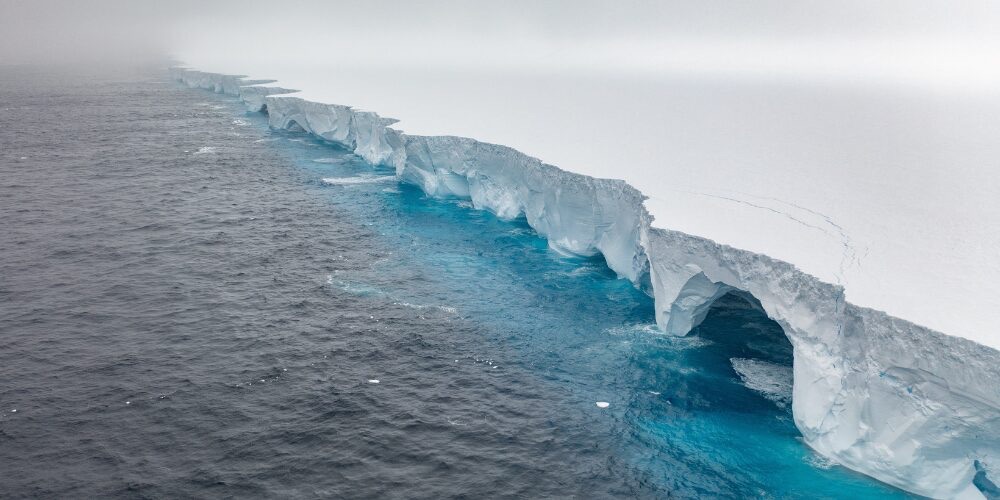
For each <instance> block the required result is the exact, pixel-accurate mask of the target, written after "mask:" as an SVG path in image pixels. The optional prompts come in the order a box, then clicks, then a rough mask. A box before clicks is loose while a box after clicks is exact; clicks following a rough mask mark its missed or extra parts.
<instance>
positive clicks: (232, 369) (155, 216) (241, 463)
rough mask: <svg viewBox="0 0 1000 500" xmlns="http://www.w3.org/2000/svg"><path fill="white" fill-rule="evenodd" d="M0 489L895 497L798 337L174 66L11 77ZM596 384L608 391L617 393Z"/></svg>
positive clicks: (5, 145) (168, 494) (4, 196)
mask: <svg viewBox="0 0 1000 500" xmlns="http://www.w3.org/2000/svg"><path fill="white" fill-rule="evenodd" d="M0 103H2V104H0V107H2V111H3V112H2V113H0V146H2V147H0V256H2V261H0V496H2V497H5V498H7V497H9V498H30V497H44V498H51V497H66V498H96V497H103V498H178V497H181V498H184V497H213V498H214V497H238V498H253V497H302V498H452V497H479V496H489V497H501V498H510V497H520V498H552V497H555V498H566V497H581V498H607V497H640V498H663V497H681V498H746V497H764V498H847V497H850V498H855V499H860V498H876V497H877V498H891V497H903V496H905V495H904V494H903V493H902V492H900V491H898V490H895V489H892V488H890V487H888V486H885V485H882V484H880V483H878V482H876V481H874V480H872V479H869V478H867V477H865V476H862V475H859V474H856V473H854V472H851V471H849V470H847V469H845V468H842V467H839V466H837V465H834V464H830V463H828V462H826V461H824V460H823V459H822V458H820V457H818V456H817V455H815V454H814V453H812V452H811V451H810V450H809V449H808V447H807V446H805V445H804V444H803V443H802V441H801V439H800V437H799V434H798V432H797V430H796V429H795V426H794V424H793V423H792V418H791V410H790V404H789V403H790V400H789V393H790V386H789V384H790V366H791V361H792V360H791V347H790V346H789V345H788V342H787V340H785V339H784V337H783V335H782V333H781V330H780V328H779V327H778V326H777V325H776V324H774V323H773V322H771V321H770V320H768V319H767V317H766V316H764V315H763V314H762V313H761V312H760V311H759V310H757V309H756V308H755V307H754V306H753V305H752V304H750V303H749V302H747V301H746V300H744V299H742V298H740V297H736V296H727V297H725V298H724V299H723V300H720V302H719V303H718V304H717V305H716V306H715V307H714V308H713V310H712V311H711V313H710V314H709V315H708V318H707V319H706V320H705V322H704V323H703V324H702V325H701V326H700V327H699V328H698V329H697V330H696V331H695V332H694V333H693V335H691V336H689V337H687V338H674V337H668V336H664V335H662V334H659V333H657V332H656V330H655V328H654V325H653V307H652V301H651V299H650V298H649V297H647V296H645V295H643V294H642V293H641V292H639V291H637V290H636V289H634V288H633V287H632V286H631V285H630V284H629V283H628V282H626V281H624V280H619V279H616V277H615V275H614V273H613V272H611V271H610V270H609V269H608V268H607V267H606V266H605V265H604V262H603V261H602V260H601V259H600V258H594V259H579V258H566V257H564V256H561V255H559V254H557V253H555V252H553V251H550V250H549V249H548V248H547V245H546V243H545V241H544V240H543V239H541V238H539V237H537V236H536V235H535V234H534V233H533V231H532V230H531V229H530V228H529V227H528V226H527V225H526V224H525V222H524V221H523V220H522V221H502V220H499V219H497V218H496V217H494V216H492V215H491V214H489V213H487V212H482V211H477V210H474V209H472V207H471V206H470V205H469V204H468V203H467V202H463V201H460V200H437V199H432V198H428V197H426V196H424V195H423V194H422V193H421V192H420V191H419V190H417V189H414V188H412V187H408V186H402V185H399V184H398V183H396V182H395V181H394V180H393V179H392V178H391V172H389V171H381V170H373V169H371V168H370V167H368V166H366V165H364V164H363V163H362V162H361V161H360V160H359V159H358V158H356V157H354V156H353V155H351V154H348V153H346V152H345V151H342V150H340V149H338V148H336V147H334V146H331V145H329V144H324V143H321V142H319V141H316V140H313V139H312V138H310V137H308V136H306V135H304V134H300V133H291V132H282V131H271V130H269V129H268V128H267V125H266V119H265V117H263V116H262V115H259V114H247V113H245V112H244V111H243V110H242V108H241V105H240V104H239V103H238V102H236V101H235V100H234V99H232V98H228V97H225V96H220V95H216V94H212V93H209V92H206V91H200V90H190V89H186V88H183V87H182V86H180V85H179V84H176V83H174V82H171V81H169V80H168V78H167V75H166V73H165V71H164V70H163V69H162V68H159V67H155V68H140V69H129V70H124V69H116V70H107V71H101V72H98V71H94V70H87V69H82V68H75V69H60V70H55V69H39V68H25V67H19V68H15V67H3V68H0ZM598 402H602V403H607V406H606V407H605V408H601V407H599V406H598V404H597V403H598Z"/></svg>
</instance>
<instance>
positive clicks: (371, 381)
mask: <svg viewBox="0 0 1000 500" xmlns="http://www.w3.org/2000/svg"><path fill="white" fill-rule="evenodd" d="M368 383H369V384H377V383H379V379H377V378H370V379H368Z"/></svg>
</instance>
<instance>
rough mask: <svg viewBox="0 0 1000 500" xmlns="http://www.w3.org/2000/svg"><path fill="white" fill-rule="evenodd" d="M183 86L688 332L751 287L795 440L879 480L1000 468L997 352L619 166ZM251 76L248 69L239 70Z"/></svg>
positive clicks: (939, 485)
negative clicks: (720, 239) (631, 294)
mask: <svg viewBox="0 0 1000 500" xmlns="http://www.w3.org/2000/svg"><path fill="white" fill-rule="evenodd" d="M173 74H174V76H175V77H176V78H177V79H178V80H180V81H182V82H184V83H186V84H187V85H189V86H191V87H197V88H205V89H209V90H212V91H215V92H220V93H226V94H230V95H236V96H240V97H241V99H242V100H243V101H244V102H245V103H246V104H247V107H248V109H249V110H260V109H263V108H265V107H266V111H267V113H268V120H269V123H270V125H271V126H272V127H275V128H282V129H285V128H291V127H295V126H297V127H301V128H302V129H304V130H305V131H307V132H309V133H312V134H314V135H315V136H317V137H319V138H321V139H324V140H327V141H330V142H332V143H336V144H338V145H340V146H342V147H345V148H347V149H349V150H350V151H352V152H354V153H355V154H357V155H358V156H360V157H361V158H364V159H365V160H366V161H367V162H369V163H371V164H373V165H386V166H391V167H394V168H395V169H396V173H397V176H398V177H399V178H400V180H401V181H402V182H406V183H409V184H413V185H416V186H419V187H420V188H421V189H423V190H424V191H425V192H427V193H428V194H430V195H433V196H440V197H460V198H467V199H471V200H472V203H473V204H474V205H475V207H476V208H480V209H485V210H490V211H492V212H494V213H496V214H497V215H498V216H500V217H503V218H515V217H519V216H521V215H523V216H524V217H525V218H526V219H527V221H528V223H529V224H530V225H531V226H532V227H533V228H534V229H535V230H536V231H538V233H539V234H540V235H542V236H544V237H546V238H547V240H548V241H549V245H550V246H551V247H552V248H554V249H556V250H558V251H561V252H565V253H570V254H576V255H596V254H601V255H603V256H604V258H605V259H606V261H607V263H608V266H609V267H610V268H611V269H613V270H614V271H615V272H617V273H618V275H619V276H621V277H623V278H626V279H629V280H631V281H632V282H633V283H635V284H636V285H637V286H640V287H642V288H643V289H644V290H647V291H648V292H649V293H651V294H652V295H653V297H654V300H655V303H656V321H657V324H658V325H659V326H660V328H661V329H663V330H664V331H666V332H668V333H670V334H675V335H686V334H687V333H689V332H690V331H691V330H692V329H693V328H694V327H696V326H697V325H698V324H699V323H700V322H701V320H702V319H704V317H705V314H706V313H707V311H708V309H709V308H710V307H711V305H712V303H713V302H714V301H715V300H716V299H718V298H719V297H721V296H722V295H724V294H725V293H726V292H728V291H741V292H745V293H748V294H750V295H752V296H753V297H755V298H756V299H757V300H759V301H760V304H761V306H762V307H763V308H764V310H765V312H766V313H767V315H768V316H769V317H770V318H771V319H773V320H775V321H776V322H777V323H778V324H779V325H781V327H782V329H783V330H784V332H785V334H786V335H787V337H788V339H789V341H790V342H791V343H792V346H793V349H794V376H795V379H794V388H793V403H792V410H793V415H794V418H795V423H796V425H797V426H798V428H799V430H800V431H801V432H802V435H803V437H804V438H805V441H806V442H807V443H808V444H809V445H810V446H812V447H813V448H814V449H815V450H817V451H818V452H819V453H822V454H823V455H825V456H827V457H829V458H831V459H833V460H835V461H837V462H839V463H841V464H843V465H845V466H848V467H850V468H852V469H855V470H858V471H860V472H863V473H865V474H868V475H870V476H873V477H875V478H877V479H879V480H882V481H885V482H887V483H890V484H893V485H895V486H898V487H900V488H903V489H906V490H908V491H911V492H914V493H918V494H922V495H927V496H931V497H936V498H983V497H984V495H983V491H988V490H989V489H990V486H989V484H990V481H991V479H992V478H994V477H996V475H997V472H996V471H997V468H998V467H1000V352H997V351H996V350H994V349H991V348H989V347H986V346H982V345H979V344H976V343H974V342H971V341H968V340H964V339H961V338H958V337H951V336H948V335H944V334H942V333H939V332H936V331H933V330H930V329H927V328H924V327H921V326H918V325H914V324H912V323H909V322H907V321H904V320H901V319H898V318H893V317H891V316H888V315H886V314H884V313H882V312H879V311H874V310H871V309H867V308H862V307H858V306H855V305H852V304H850V303H848V302H847V301H846V300H845V296H844V290H843V289H842V288H841V287H839V286H837V285H833V284H829V283H824V282H822V281H820V280H818V279H817V278H815V277H813V276H810V275H807V274H805V273H803V272H801V271H800V270H798V269H797V268H796V267H795V266H793V265H791V264H789V263H786V262H782V261H779V260H776V259H772V258H770V257H768V256H766V255H761V254H756V253H752V252H747V251H743V250H740V249H736V248H732V247H729V246H726V245H720V244H717V243H715V242H713V241H711V240H708V239H705V238H700V237H698V236H694V235H688V234H684V233H680V232H677V231H671V230H668V229H664V228H663V227H664V226H669V221H658V223H657V226H658V227H653V226H652V225H651V224H652V218H651V217H650V215H649V214H648V212H647V211H646V209H645V207H644V205H643V200H644V196H643V195H642V194H641V193H640V192H638V191H637V190H636V189H634V188H633V187H631V186H629V185H628V184H626V183H625V182H623V181H619V180H609V179H595V178H592V177H588V176H583V175H579V174H574V173H571V172H566V171H563V170H560V169H558V168H556V167H553V166H551V165H546V164H544V163H542V162H541V161H539V160H537V159H535V158H532V157H530V156H528V155H525V154H523V153H521V152H518V151H516V150H514V149H511V148H508V147H505V146H499V145H495V144H487V143H482V142H479V141H476V140H474V139H468V138H462V137H448V136H433V137H426V136H411V135H406V134H403V133H402V132H399V131H397V130H395V129H392V128H390V125H392V124H393V123H395V120H392V119H388V118H382V117H380V116H378V115H377V114H376V113H373V112H368V111H356V110H354V109H352V108H350V107H348V106H341V105H331V104H322V103H316V102H310V101H306V100H303V99H299V98H294V97H281V96H277V95H271V94H280V93H287V92H289V91H288V90H286V89H273V88H268V87H261V86H258V85H252V86H247V85H248V82H245V81H243V80H242V79H241V77H239V76H233V75H219V74H213V73H205V72H198V71H191V70H184V69H175V70H173ZM250 83H256V82H250Z"/></svg>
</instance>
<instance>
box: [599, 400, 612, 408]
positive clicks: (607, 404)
mask: <svg viewBox="0 0 1000 500" xmlns="http://www.w3.org/2000/svg"><path fill="white" fill-rule="evenodd" d="M596 404H597V407H598V408H607V407H609V406H611V403H609V402H607V401H598V402H597V403H596Z"/></svg>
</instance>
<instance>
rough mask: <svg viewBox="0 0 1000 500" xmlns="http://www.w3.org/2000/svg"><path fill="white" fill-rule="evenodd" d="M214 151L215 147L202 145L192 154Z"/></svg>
mask: <svg viewBox="0 0 1000 500" xmlns="http://www.w3.org/2000/svg"><path fill="white" fill-rule="evenodd" d="M214 152H215V147H213V146H202V147H200V148H198V151H195V152H194V154H196V155H203V154H208V153H214Z"/></svg>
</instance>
